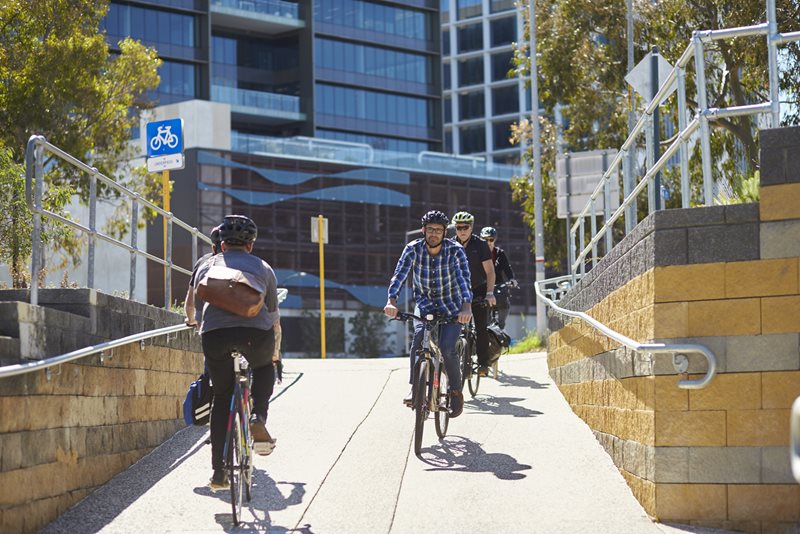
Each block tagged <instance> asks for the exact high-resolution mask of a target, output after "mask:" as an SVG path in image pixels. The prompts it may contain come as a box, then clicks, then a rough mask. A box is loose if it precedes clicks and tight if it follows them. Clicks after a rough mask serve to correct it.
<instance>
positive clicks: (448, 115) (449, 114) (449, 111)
mask: <svg viewBox="0 0 800 534" xmlns="http://www.w3.org/2000/svg"><path fill="white" fill-rule="evenodd" d="M451 102H452V99H451V98H450V97H449V96H446V97H444V100H442V106H443V107H444V122H446V123H450V122H453V106H452V103H451Z"/></svg>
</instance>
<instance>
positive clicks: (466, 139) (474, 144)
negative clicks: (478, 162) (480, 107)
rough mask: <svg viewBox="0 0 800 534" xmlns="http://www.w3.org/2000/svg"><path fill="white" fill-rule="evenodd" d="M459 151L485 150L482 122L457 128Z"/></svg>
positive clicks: (484, 130) (464, 152)
mask: <svg viewBox="0 0 800 534" xmlns="http://www.w3.org/2000/svg"><path fill="white" fill-rule="evenodd" d="M459 134H460V140H461V153H462V154H474V153H475V152H483V151H485V150H486V129H485V128H484V127H483V125H482V124H479V125H476V126H463V127H461V128H459Z"/></svg>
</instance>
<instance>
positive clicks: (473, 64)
mask: <svg viewBox="0 0 800 534" xmlns="http://www.w3.org/2000/svg"><path fill="white" fill-rule="evenodd" d="M479 83H483V58H482V57H475V58H472V59H462V60H459V62H458V86H459V87H467V86H468V85H476V84H479Z"/></svg>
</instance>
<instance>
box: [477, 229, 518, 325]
mask: <svg viewBox="0 0 800 534" xmlns="http://www.w3.org/2000/svg"><path fill="white" fill-rule="evenodd" d="M481 239H484V240H486V243H487V244H488V245H489V249H490V250H491V251H492V261H493V263H494V275H495V285H494V288H495V290H494V296H495V298H496V299H497V324H498V325H499V326H500V328H502V329H503V330H505V328H506V319H507V318H508V311H509V308H510V307H511V298H510V297H511V296H510V294H509V288H510V287H513V288H516V287H518V286H519V284H517V280H516V279H515V278H514V270H513V269H512V268H511V264H510V263H509V262H508V257H507V256H506V252H505V251H504V250H503V249H502V248H500V247H498V246H497V245H496V244H495V241H497V230H496V229H495V228H493V227H491V226H484V227H483V228H482V229H481Z"/></svg>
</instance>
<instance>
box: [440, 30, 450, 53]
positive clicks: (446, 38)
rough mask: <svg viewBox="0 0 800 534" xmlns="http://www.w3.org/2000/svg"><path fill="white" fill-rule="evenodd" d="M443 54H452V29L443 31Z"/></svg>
mask: <svg viewBox="0 0 800 534" xmlns="http://www.w3.org/2000/svg"><path fill="white" fill-rule="evenodd" d="M442 55H443V56H449V55H450V30H444V31H442Z"/></svg>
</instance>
